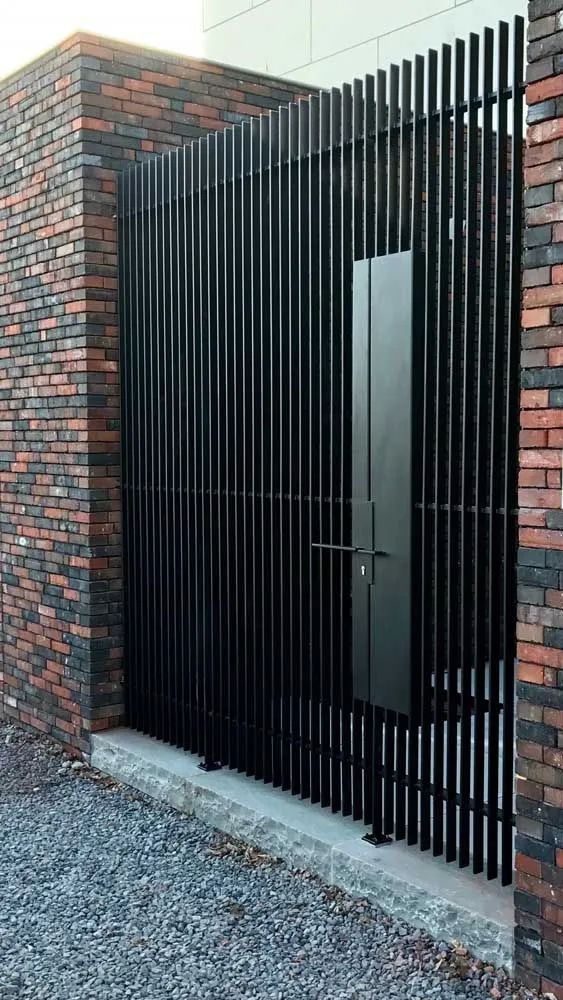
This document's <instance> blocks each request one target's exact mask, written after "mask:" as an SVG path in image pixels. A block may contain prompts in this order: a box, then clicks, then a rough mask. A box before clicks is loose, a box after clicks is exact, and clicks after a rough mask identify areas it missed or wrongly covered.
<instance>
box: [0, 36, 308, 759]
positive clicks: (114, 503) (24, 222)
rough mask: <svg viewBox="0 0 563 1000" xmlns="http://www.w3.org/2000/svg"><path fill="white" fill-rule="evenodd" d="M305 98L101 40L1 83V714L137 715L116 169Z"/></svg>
mask: <svg viewBox="0 0 563 1000" xmlns="http://www.w3.org/2000/svg"><path fill="white" fill-rule="evenodd" d="M302 92H303V88H301V87H296V86H294V85H292V84H290V83H288V82H287V81H276V80H273V79H270V78H264V77H260V76H256V75H255V74H252V73H248V72H243V71H238V70H234V69H228V68H226V67H222V66H218V65H214V64H210V63H205V62H199V61H195V60H189V59H185V58H181V57H174V56H169V55H165V54H159V53H155V52H149V51H146V50H139V49H137V48H135V47H132V46H129V45H125V44H121V43H115V42H111V41H108V40H106V39H100V38H97V37H93V36H89V35H83V34H79V35H74V36H73V37H72V38H70V39H68V40H67V41H66V42H64V43H63V44H62V45H61V46H59V47H58V48H57V49H56V50H54V51H52V52H50V53H49V54H47V55H46V56H44V57H43V58H41V59H40V60H38V61H37V62H35V63H33V64H32V65H31V66H29V67H26V68H25V69H24V70H22V71H21V73H19V74H17V75H16V76H13V77H11V78H10V79H8V80H6V81H4V82H3V83H0V136H1V138H0V436H1V442H2V443H1V449H0V557H1V574H2V588H1V607H0V612H1V635H0V639H1V654H2V657H1V661H0V713H3V714H4V715H6V716H9V717H13V718H15V719H17V720H18V721H19V722H20V723H23V724H24V725H27V726H31V727H34V728H36V729H40V730H42V731H44V732H49V733H51V734H52V735H54V736H55V737H57V738H58V739H60V740H63V741H64V742H66V743H67V744H68V745H69V746H70V747H71V748H72V749H73V750H74V751H75V752H84V753H87V752H88V748H89V734H90V732H91V731H92V730H95V729H102V728H105V727H107V726H109V725H112V724H116V723H117V722H119V721H120V719H121V718H122V715H123V695H122V662H121V660H122V637H121V551H120V522H119V507H120V504H119V385H118V378H119V373H118V339H117V326H116V296H117V258H116V228H115V220H114V215H115V199H116V176H115V172H116V170H119V169H120V168H122V167H123V166H124V165H125V164H127V163H128V162H130V161H131V160H134V159H140V158H142V157H145V156H148V155H150V154H151V153H153V152H159V151H162V150H164V149H168V148H170V147H171V146H178V145H182V144H184V143H186V142H189V140H190V139H191V138H192V137H194V136H199V135H201V134H203V133H205V132H206V131H209V130H210V129H218V128H222V127H225V126H226V125H228V123H232V122H238V121H240V120H242V119H243V118H244V117H247V116H248V115H249V114H250V115H251V114H256V113H260V112H263V111H264V110H267V109H269V108H277V107H278V106H279V105H280V104H284V103H287V102H288V101H289V100H291V98H292V97H294V96H295V95H296V94H301V93H302Z"/></svg>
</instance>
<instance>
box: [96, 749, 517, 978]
mask: <svg viewBox="0 0 563 1000" xmlns="http://www.w3.org/2000/svg"><path fill="white" fill-rule="evenodd" d="M92 766H93V767H96V768H98V769H99V770H100V771H103V772H105V773H106V774H109V775H111V776H112V777H114V778H115V779H117V780H118V781H122V782H123V783H125V784H127V785H131V786H132V787H134V788H137V789H139V791H141V792H145V793H146V794H147V795H150V796H152V797H153V798H155V799H158V800H159V801H161V802H165V803H167V804H168V805H172V806H174V807H175V808H177V809H179V810H181V811H182V812H185V813H190V814H191V813H193V814H194V815H196V816H197V817H198V818H199V819H202V820H204V821H205V822H207V823H209V824H210V825H211V826H214V827H216V828H217V829H219V830H222V831H223V832H225V833H228V834H231V835H232V836H236V837H238V838H240V839H242V840H246V841H248V842H249V843H252V844H255V845H256V846H257V847H260V848H261V849H262V850H265V851H268V852H269V853H271V854H274V855H276V856H277V857H281V858H283V859H284V860H285V861H286V862H287V863H288V864H289V865H290V866H292V867H294V868H299V869H303V868H309V869H310V870H311V871H313V872H315V873H316V874H318V875H320V876H321V877H322V878H323V879H325V880H326V881H327V882H328V883H330V884H332V885H338V886H340V887H341V888H342V889H345V890H347V891H348V892H350V893H352V894H354V895H360V896H365V897H366V898H367V899H369V900H370V901H371V902H373V903H376V904H377V905H378V906H380V907H381V909H383V910H385V911H386V912H387V913H390V914H392V915H393V916H396V917H398V918H399V919H401V920H405V921H408V922H409V923H410V924H412V925H414V926H416V927H422V928H424V929H425V930H427V931H430V933H431V934H433V935H434V936H435V937H436V938H438V939H440V940H446V941H451V940H454V939H455V940H459V941H462V942H463V943H464V944H465V945H466V946H467V947H468V948H469V949H470V950H471V951H472V952H473V953H474V954H475V955H476V956H477V957H479V958H482V959H483V960H485V961H490V962H492V963H494V964H495V965H502V966H504V967H505V968H506V969H511V968H512V961H513V898H512V891H511V889H510V888H507V889H503V888H501V887H500V885H499V884H498V883H488V882H487V881H486V880H485V879H484V878H480V877H479V878H476V877H475V876H472V875H469V874H467V873H465V872H461V871H460V870H459V869H458V868H457V867H455V866H453V865H446V864H445V862H443V860H442V859H437V858H433V857H431V856H430V855H429V854H427V853H425V854H422V853H421V852H418V851H417V850H415V849H413V848H407V847H405V846H403V845H401V844H391V845H388V846H386V847H384V848H374V847H372V846H371V845H370V844H367V843H366V842H365V841H363V840H362V836H363V834H364V831H365V828H364V827H362V826H361V825H360V824H358V823H354V822H353V821H352V820H350V819H348V818H344V817H342V816H335V815H333V814H332V813H329V812H327V810H325V809H321V808H320V807H319V806H315V805H311V804H310V803H305V802H302V801H300V800H298V799H295V798H293V797H292V796H290V795H288V794H287V793H285V792H281V791H280V790H279V789H275V788H272V787H271V786H268V785H263V784H261V783H259V782H256V781H254V780H253V779H252V778H247V777H245V776H244V775H240V774H236V773H235V772H232V771H226V770H221V771H213V772H210V773H205V772H204V771H201V770H200V769H199V768H198V758H196V757H193V756H192V755H190V754H187V753H184V752H183V751H182V750H177V749H176V748H173V747H169V746H165V745H164V744H162V743H159V742H157V741H156V740H153V739H151V738H150V737H148V736H142V735H141V734H139V733H135V732H132V731H131V730H128V729H116V730H112V731H110V732H108V733H103V734H98V735H95V736H93V737H92Z"/></svg>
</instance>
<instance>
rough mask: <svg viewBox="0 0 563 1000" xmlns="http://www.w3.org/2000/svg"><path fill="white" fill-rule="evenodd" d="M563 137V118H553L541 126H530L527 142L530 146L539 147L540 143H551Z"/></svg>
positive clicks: (541, 123) (540, 124)
mask: <svg viewBox="0 0 563 1000" xmlns="http://www.w3.org/2000/svg"><path fill="white" fill-rule="evenodd" d="M562 137H563V118H553V119H550V120H549V121H546V122H540V123H539V125H530V126H529V127H528V130H527V140H528V145H529V146H537V145H539V144H540V143H548V142H549V143H551V142H552V141H553V139H561V138H562Z"/></svg>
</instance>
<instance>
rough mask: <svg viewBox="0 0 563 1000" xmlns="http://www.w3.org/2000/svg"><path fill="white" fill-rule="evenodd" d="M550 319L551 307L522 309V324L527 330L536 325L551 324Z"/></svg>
mask: <svg viewBox="0 0 563 1000" xmlns="http://www.w3.org/2000/svg"><path fill="white" fill-rule="evenodd" d="M550 319H551V313H550V310H549V309H524V310H523V311H522V326H523V327H524V329H525V330H528V329H530V327H534V326H549V323H550Z"/></svg>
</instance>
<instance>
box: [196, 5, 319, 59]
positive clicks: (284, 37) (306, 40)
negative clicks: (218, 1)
mask: <svg viewBox="0 0 563 1000" xmlns="http://www.w3.org/2000/svg"><path fill="white" fill-rule="evenodd" d="M310 41H311V39H310V4H309V0H268V2H267V3H262V4H260V5H259V6H258V7H251V8H250V9H249V10H247V11H245V12H244V13H243V14H240V15H239V16H238V17H234V18H232V19H231V20H230V21H225V22H224V23H223V24H218V25H217V26H216V27H214V28H210V29H209V31H206V32H205V33H204V35H203V53H204V55H205V56H208V57H209V58H210V59H215V60H217V61H218V62H224V63H228V64H230V65H234V66H240V67H241V68H246V69H253V70H258V71H259V72H263V73H271V74H272V75H274V76H276V75H278V76H279V75H281V74H284V73H288V72H289V71H290V70H292V69H293V68H294V67H295V66H304V65H306V64H307V63H309V62H310V61H311V44H310Z"/></svg>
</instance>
